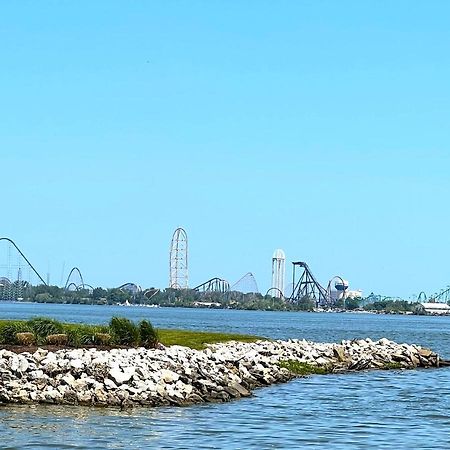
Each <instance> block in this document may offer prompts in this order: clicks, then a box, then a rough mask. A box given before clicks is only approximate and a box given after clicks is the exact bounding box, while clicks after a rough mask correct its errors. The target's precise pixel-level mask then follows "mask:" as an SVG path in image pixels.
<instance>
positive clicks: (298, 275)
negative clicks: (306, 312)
mask: <svg viewBox="0 0 450 450" xmlns="http://www.w3.org/2000/svg"><path fill="white" fill-rule="evenodd" d="M292 265H293V269H292V285H293V286H294V288H293V291H292V294H291V296H290V297H289V301H290V302H291V303H299V302H300V301H301V300H303V299H305V298H306V299H309V300H313V301H314V302H315V304H316V307H330V306H332V304H331V303H332V301H331V297H330V294H329V292H327V290H326V289H325V288H324V287H323V286H322V285H321V284H320V283H319V282H318V281H317V280H316V278H315V277H314V275H313V273H312V272H311V270H310V268H309V267H308V264H306V263H305V262H303V261H296V262H293V263H292Z"/></svg>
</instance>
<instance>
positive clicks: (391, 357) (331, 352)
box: [0, 338, 441, 407]
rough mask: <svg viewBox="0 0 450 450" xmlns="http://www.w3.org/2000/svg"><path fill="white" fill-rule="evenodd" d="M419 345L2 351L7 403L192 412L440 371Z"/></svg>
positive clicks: (1, 391)
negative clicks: (290, 384)
mask: <svg viewBox="0 0 450 450" xmlns="http://www.w3.org/2000/svg"><path fill="white" fill-rule="evenodd" d="M440 366H441V358H440V357H439V355H438V354H436V353H435V352H433V351H432V350H429V349H425V348H422V347H420V346H417V345H409V344H398V343H395V342H393V341H390V340H388V339H380V340H378V341H372V340H371V339H369V338H367V339H360V340H354V341H342V342H341V343H339V344H335V343H314V342H309V341H305V340H296V339H291V340H287V341H257V342H250V343H244V342H237V341H231V342H228V343H220V344H211V345H208V347H207V348H206V349H204V350H195V349H191V348H188V347H182V346H178V345H174V346H170V347H167V348H162V349H144V348H130V349H112V350H108V351H105V350H97V349H95V348H91V349H83V348H80V349H73V350H59V351H56V352H50V351H48V350H44V349H38V350H36V351H35V352H34V353H28V352H23V353H20V354H16V353H14V352H11V351H8V350H5V349H3V350H0V373H1V383H0V402H3V403H46V404H49V403H50V404H66V405H86V406H120V407H131V406H164V405H174V406H187V405H191V404H196V403H211V402H227V401H230V400H233V399H238V398H241V397H247V396H250V395H251V393H252V391H253V390H254V389H256V388H259V387H262V386H269V385H272V384H275V383H281V382H286V381H288V380H290V379H292V378H294V377H295V376H297V375H304V374H310V373H342V372H348V371H360V370H369V369H413V368H419V367H421V368H430V367H436V368H437V367H440Z"/></svg>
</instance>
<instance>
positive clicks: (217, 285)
mask: <svg viewBox="0 0 450 450" xmlns="http://www.w3.org/2000/svg"><path fill="white" fill-rule="evenodd" d="M193 290H194V291H197V292H202V293H206V292H220V293H222V294H225V293H227V292H230V283H228V281H227V280H223V279H222V278H217V277H216V278H211V279H210V280H208V281H205V282H204V283H202V284H199V285H198V286H196V287H195V288H194V289H193Z"/></svg>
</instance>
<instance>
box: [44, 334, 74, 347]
mask: <svg viewBox="0 0 450 450" xmlns="http://www.w3.org/2000/svg"><path fill="white" fill-rule="evenodd" d="M45 340H46V342H47V344H49V345H67V342H68V336H67V334H63V333H61V334H49V335H48V336H47V337H46V338H45Z"/></svg>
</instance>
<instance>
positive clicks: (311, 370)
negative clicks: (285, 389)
mask: <svg viewBox="0 0 450 450" xmlns="http://www.w3.org/2000/svg"><path fill="white" fill-rule="evenodd" d="M278 364H279V366H280V367H284V368H285V369H288V370H289V371H290V372H292V373H294V374H295V375H300V376H306V375H325V374H327V373H330V370H329V369H327V368H325V367H317V366H313V365H311V364H307V363H302V362H300V361H296V360H292V359H288V360H284V361H280V362H279V363H278Z"/></svg>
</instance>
